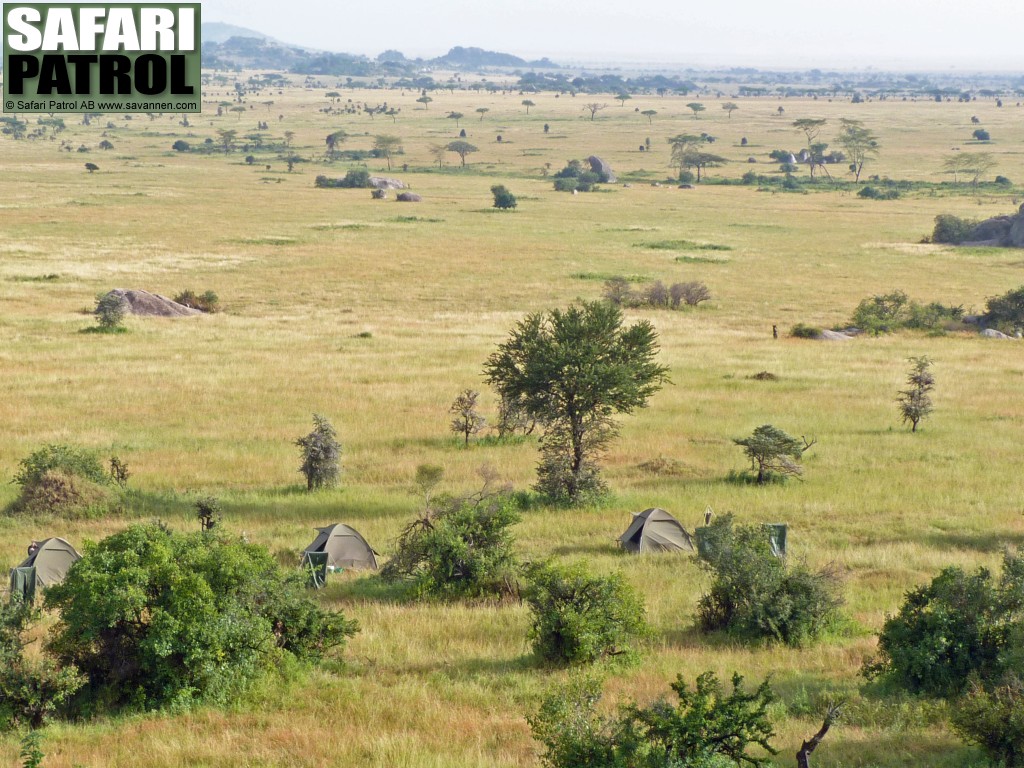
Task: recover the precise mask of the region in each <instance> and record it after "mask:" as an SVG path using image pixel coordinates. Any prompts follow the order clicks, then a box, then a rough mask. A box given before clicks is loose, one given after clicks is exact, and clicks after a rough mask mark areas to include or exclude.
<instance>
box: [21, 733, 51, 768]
mask: <svg viewBox="0 0 1024 768" xmlns="http://www.w3.org/2000/svg"><path fill="white" fill-rule="evenodd" d="M41 739H42V737H41V736H40V735H39V731H29V732H28V733H26V734H25V736H24V737H23V738H22V740H21V752H19V753H18V757H20V758H21V760H22V762H21V768H39V766H41V765H42V764H43V758H44V757H46V754H45V753H44V752H43V750H42V748H41V747H40V746H39V742H40V741H41Z"/></svg>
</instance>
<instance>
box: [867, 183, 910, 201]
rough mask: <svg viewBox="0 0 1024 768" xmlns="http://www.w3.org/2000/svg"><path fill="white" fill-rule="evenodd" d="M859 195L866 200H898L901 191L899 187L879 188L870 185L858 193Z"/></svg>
mask: <svg viewBox="0 0 1024 768" xmlns="http://www.w3.org/2000/svg"><path fill="white" fill-rule="evenodd" d="M857 197H862V198H864V199H865V200H898V199H899V197H900V191H899V190H898V189H878V188H877V187H872V186H871V185H868V186H866V187H864V188H863V189H861V190H860V192H858V193H857Z"/></svg>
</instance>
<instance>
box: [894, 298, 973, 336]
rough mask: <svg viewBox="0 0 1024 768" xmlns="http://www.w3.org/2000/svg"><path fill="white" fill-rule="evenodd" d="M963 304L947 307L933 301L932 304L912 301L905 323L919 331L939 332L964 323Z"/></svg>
mask: <svg viewBox="0 0 1024 768" xmlns="http://www.w3.org/2000/svg"><path fill="white" fill-rule="evenodd" d="M963 317H964V308H963V306H962V305H961V306H955V307H947V306H946V305H945V304H940V303H938V302H936V301H933V302H932V303H931V304H918V303H917V302H916V301H911V302H910V306H909V309H908V313H907V319H906V321H905V322H904V325H905V326H906V327H907V328H913V329H915V330H919V331H931V332H933V333H939V332H942V331H945V330H949V329H951V328H956V327H958V326H961V325H962V323H963Z"/></svg>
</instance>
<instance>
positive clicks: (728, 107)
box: [722, 101, 740, 118]
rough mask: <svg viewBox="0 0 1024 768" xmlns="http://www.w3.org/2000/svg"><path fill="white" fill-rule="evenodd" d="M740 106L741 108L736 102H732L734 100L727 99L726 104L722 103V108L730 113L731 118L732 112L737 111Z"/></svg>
mask: <svg viewBox="0 0 1024 768" xmlns="http://www.w3.org/2000/svg"><path fill="white" fill-rule="evenodd" d="M739 108H740V107H739V105H738V104H736V103H734V102H732V101H727V102H725V104H723V105H722V109H724V110H725V111H726V113H728V115H729V117H730V118H732V113H733V112H735V111H736V110H737V109H739Z"/></svg>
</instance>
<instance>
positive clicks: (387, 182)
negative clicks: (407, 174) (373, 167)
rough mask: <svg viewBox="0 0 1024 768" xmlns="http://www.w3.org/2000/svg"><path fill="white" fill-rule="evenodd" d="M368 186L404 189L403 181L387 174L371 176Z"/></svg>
mask: <svg viewBox="0 0 1024 768" xmlns="http://www.w3.org/2000/svg"><path fill="white" fill-rule="evenodd" d="M369 183H370V186H371V187H373V188H374V189H405V188H406V185H405V182H403V181H400V180H398V179H389V178H388V177H387V176H371V177H370V179H369Z"/></svg>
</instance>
